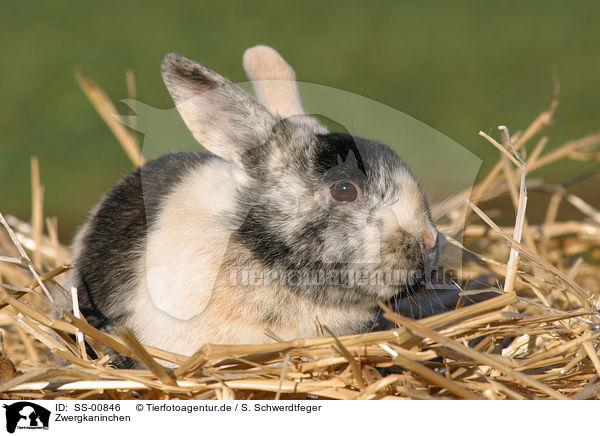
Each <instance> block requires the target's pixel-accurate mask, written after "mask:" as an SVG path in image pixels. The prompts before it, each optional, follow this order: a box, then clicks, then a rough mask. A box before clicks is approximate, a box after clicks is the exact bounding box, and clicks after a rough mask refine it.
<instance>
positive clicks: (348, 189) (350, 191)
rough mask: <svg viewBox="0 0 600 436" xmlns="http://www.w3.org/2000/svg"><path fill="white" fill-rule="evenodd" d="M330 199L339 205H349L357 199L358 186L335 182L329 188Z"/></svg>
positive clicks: (350, 183)
mask: <svg viewBox="0 0 600 436" xmlns="http://www.w3.org/2000/svg"><path fill="white" fill-rule="evenodd" d="M329 192H330V193H331V197H332V198H333V199H334V200H335V201H337V202H340V203H351V202H353V201H355V200H356V199H357V198H358V186H356V185H355V184H354V183H352V182H346V181H344V182H337V183H334V184H333V185H331V188H329Z"/></svg>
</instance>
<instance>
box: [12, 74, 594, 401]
mask: <svg viewBox="0 0 600 436" xmlns="http://www.w3.org/2000/svg"><path fill="white" fill-rule="evenodd" d="M77 78H78V80H79V83H80V85H81V86H82V88H83V90H84V91H85V92H86V94H87V95H88V97H89V98H90V101H91V102H92V104H93V105H94V106H95V107H96V109H97V110H98V112H99V113H100V115H101V116H102V117H103V118H104V119H105V120H106V121H107V123H108V125H109V127H110V128H111V129H112V130H113V132H114V133H115V136H116V137H117V139H118V141H119V143H120V144H121V145H122V146H123V147H124V149H125V150H126V151H127V154H128V156H129V157H130V158H131V160H132V161H133V162H134V164H136V165H137V164H139V163H141V154H140V152H139V146H138V144H137V140H136V138H135V137H134V136H133V135H132V134H131V133H130V132H129V131H127V130H126V129H125V128H124V127H123V126H121V125H120V124H119V123H115V122H113V120H114V118H113V117H112V116H111V115H110V114H111V113H114V112H115V109H114V107H113V106H112V104H111V103H110V101H109V100H108V98H106V96H105V94H104V93H103V92H102V90H101V89H100V88H99V87H98V86H97V85H96V84H95V83H94V82H93V81H92V80H91V79H89V78H87V77H85V76H84V75H83V74H80V73H79V74H78V75H77ZM557 104H558V96H557V95H555V98H554V100H553V101H552V103H551V105H550V107H549V108H548V109H547V110H546V111H544V112H542V113H541V114H540V115H539V116H538V117H537V118H535V119H534V120H533V122H532V123H531V124H530V125H529V126H528V127H527V128H525V129H524V130H522V131H518V132H516V133H514V134H512V135H511V134H510V133H509V131H508V129H507V128H506V127H504V126H500V127H499V131H498V135H492V136H497V137H498V138H500V140H499V141H497V140H495V139H494V138H493V137H492V136H488V135H486V134H484V133H480V135H481V136H482V137H484V139H485V140H487V141H488V142H489V143H490V145H491V146H494V147H496V148H497V149H498V152H499V161H498V163H497V164H496V165H495V166H494V167H493V169H492V171H491V172H490V173H489V174H488V175H487V176H486V177H485V178H484V179H483V181H481V182H480V183H479V184H477V185H476V186H475V187H474V189H473V190H472V192H471V194H470V200H469V201H468V217H467V222H466V225H463V223H462V222H461V221H460V219H458V218H457V217H458V216H459V214H453V209H452V208H453V207H455V208H460V207H464V200H462V201H459V200H460V199H461V198H465V194H464V193H463V194H460V195H457V196H456V201H453V200H452V199H451V200H449V201H447V202H445V205H444V211H443V212H444V214H445V217H446V219H445V222H444V225H443V226H441V229H440V230H442V231H443V232H444V233H445V234H446V235H447V239H448V243H449V244H454V245H457V246H459V247H460V248H461V249H462V250H463V254H464V259H465V260H464V265H463V269H462V272H461V276H460V277H457V278H456V286H457V287H458V288H459V290H460V294H459V298H458V300H456V301H454V302H452V304H453V307H451V308H449V309H450V310H448V311H446V312H443V313H439V314H436V315H432V316H428V317H426V318H422V319H420V320H415V319H411V318H409V317H406V316H403V315H401V314H398V313H393V312H391V311H390V310H389V308H388V307H387V306H386V305H385V304H383V303H382V304H381V308H382V313H384V314H385V317H386V318H387V319H388V320H389V321H390V322H391V323H392V324H390V325H392V326H395V328H393V329H391V330H384V331H376V332H372V333H366V334H359V335H352V336H344V337H331V336H329V335H328V333H327V329H326V326H323V329H322V331H323V335H322V336H320V337H316V338H305V339H297V340H293V341H289V342H281V341H277V340H275V339H274V341H273V343H271V344H266V345H212V344H206V345H205V346H204V347H202V349H200V350H198V352H197V353H195V354H194V355H193V356H191V357H187V356H181V355H177V354H174V353H169V352H167V351H164V350H159V349H155V348H152V347H148V346H145V345H143V344H141V343H139V342H138V340H137V339H136V338H135V337H134V335H133V334H132V333H131V332H129V331H128V330H119V336H111V335H107V334H106V333H103V332H101V331H98V330H96V329H95V328H93V327H92V326H90V325H89V324H87V323H86V321H85V320H84V319H80V317H79V316H78V313H77V311H76V310H75V311H74V313H72V312H67V311H64V310H62V309H61V308H59V307H58V306H56V305H54V304H53V303H52V298H51V294H52V293H55V292H65V293H66V296H67V297H68V298H71V297H72V296H71V294H70V292H67V291H66V290H63V289H61V287H60V283H61V279H62V278H63V273H64V272H65V271H66V270H68V269H69V267H70V266H69V264H68V260H69V251H68V249H67V248H65V247H64V246H63V245H61V243H60V242H59V240H58V237H57V221H56V219H55V218H45V217H44V213H43V187H42V186H41V183H40V179H39V165H38V162H37V160H36V159H35V158H32V162H31V163H32V165H31V168H32V187H33V189H32V198H33V201H32V219H31V222H29V223H24V222H22V221H19V220H17V219H16V218H14V217H10V216H4V215H1V214H0V307H2V309H1V310H0V324H1V326H0V327H1V328H2V346H3V353H4V356H5V358H4V359H3V360H0V380H1V381H0V392H2V394H1V395H3V396H4V397H5V398H33V399H35V398H44V399H63V398H81V399H83V398H86V399H171V398H182V399H231V398H235V399H250V398H253V399H273V398H276V399H278V398H280V399H285V398H295V399H309V398H318V399H408V398H413V399H533V398H548V399H568V398H575V399H595V398H600V385H599V379H598V376H599V375H600V358H599V355H598V348H599V346H600V340H599V336H600V330H599V329H598V327H599V322H600V316H599V313H598V307H599V304H600V303H599V295H598V290H599V289H600V270H599V267H598V265H599V263H600V211H599V210H597V209H595V208H594V207H593V206H592V205H591V204H589V203H588V202H586V201H585V200H584V199H582V198H580V197H577V196H575V195H573V194H572V193H570V192H569V190H568V188H569V186H568V185H550V184H547V183H545V182H544V181H543V180H536V179H532V178H530V177H529V175H530V173H531V172H532V171H534V170H536V169H539V168H541V167H544V166H547V165H550V164H555V165H556V164H560V161H562V160H564V159H575V160H580V161H592V162H594V161H595V162H598V161H600V134H592V135H588V136H585V137H583V138H581V139H576V140H573V141H570V142H568V143H566V144H563V145H561V146H559V147H556V148H553V149H552V150H551V151H547V152H545V150H544V148H545V145H546V143H547V142H548V138H547V137H546V136H542V135H543V131H544V130H545V129H546V127H547V126H549V125H550V124H551V122H552V120H553V116H554V113H555V110H556V107H557ZM587 175H591V173H590V174H587ZM585 176H586V175H585V174H584V175H582V177H581V178H580V179H583V178H584V177H585ZM534 190H535V191H539V192H544V193H546V194H547V196H548V201H547V210H546V214H545V218H544V220H543V221H542V222H539V223H530V222H529V221H528V219H527V213H526V211H527V193H528V192H530V191H534ZM503 196H504V197H506V196H510V199H511V200H512V203H513V205H514V209H515V216H516V219H515V225H514V227H500V226H498V225H496V224H495V223H494V221H493V220H492V219H491V218H490V216H489V214H488V213H486V208H485V205H486V204H489V203H488V202H489V200H494V199H497V198H499V197H503ZM560 208H574V209H576V210H577V211H578V212H579V213H580V215H581V216H582V217H583V218H582V219H581V220H580V221H562V222H561V221H557V216H558V211H559V209H560ZM459 241H462V242H459ZM484 294H485V295H486V298H476V297H477V296H478V295H484ZM490 296H491V298H490ZM470 300H472V301H479V302H477V303H475V304H470V305H466V304H465V302H467V301H470ZM414 304H418V301H415V302H414ZM73 338H75V339H73ZM85 343H87V344H88V345H90V346H91V347H92V348H93V349H94V350H96V351H97V353H98V356H99V358H98V359H95V360H93V359H90V358H89V357H88V356H87V354H86V351H85V346H84V344H85ZM101 344H103V345H105V346H108V347H110V348H112V349H114V350H116V351H118V352H119V353H122V354H124V355H127V356H129V357H131V358H133V359H135V360H137V361H139V362H142V363H143V364H144V366H145V367H146V368H147V369H144V370H139V369H135V370H134V369H131V370H124V369H117V368H115V367H113V366H111V365H110V361H109V359H108V356H105V355H104V354H103V352H102V347H101ZM155 359H159V361H167V362H171V363H173V364H175V365H176V367H175V369H168V368H166V367H164V366H163V365H162V364H161V363H159V362H158V361H157V360H155ZM13 362H14V366H13Z"/></svg>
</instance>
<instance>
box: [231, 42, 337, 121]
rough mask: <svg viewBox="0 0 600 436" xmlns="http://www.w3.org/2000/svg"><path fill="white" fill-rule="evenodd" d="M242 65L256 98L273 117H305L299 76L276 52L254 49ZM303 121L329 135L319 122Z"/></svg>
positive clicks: (269, 49)
mask: <svg viewBox="0 0 600 436" xmlns="http://www.w3.org/2000/svg"><path fill="white" fill-rule="evenodd" d="M243 64H244V70H245V71H246V75H247V76H248V79H250V81H251V82H252V87H253V88H254V92H255V93H256V98H257V99H258V101H259V102H261V103H262V104H263V105H264V106H265V107H266V108H267V109H268V110H269V111H270V112H271V113H272V114H274V115H277V116H279V117H281V118H290V117H293V116H298V115H306V114H305V112H304V108H303V107H302V98H301V97H300V91H299V90H298V84H297V83H296V73H295V72H294V70H293V68H292V67H291V66H290V65H289V64H288V63H287V62H286V61H285V59H283V57H281V55H280V54H279V53H278V52H277V51H276V50H275V49H273V48H271V47H268V46H266V45H257V46H256V47H251V48H249V49H248V50H246V52H245V53H244V57H243ZM304 119H305V121H308V122H310V123H312V124H314V125H315V126H317V127H318V128H319V129H320V130H323V133H327V131H326V129H325V128H324V127H323V126H321V125H320V124H319V123H318V122H317V120H316V119H314V118H311V117H307V116H305V117H304Z"/></svg>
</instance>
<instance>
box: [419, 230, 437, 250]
mask: <svg viewBox="0 0 600 436" xmlns="http://www.w3.org/2000/svg"><path fill="white" fill-rule="evenodd" d="M422 236H423V249H424V250H425V252H426V253H427V254H431V250H433V247H435V243H436V240H437V234H436V233H430V232H428V231H427V230H424V231H423V233H422Z"/></svg>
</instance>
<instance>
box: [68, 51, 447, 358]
mask: <svg viewBox="0 0 600 436" xmlns="http://www.w3.org/2000/svg"><path fill="white" fill-rule="evenodd" d="M261 59H263V60H264V62H262V63H261V61H260V60H261ZM269 66H270V67H272V68H271V69H269V68H267V70H265V67H269ZM244 67H245V69H246V71H247V73H248V75H249V77H250V79H252V80H253V81H254V82H253V83H254V88H255V91H256V94H257V95H258V98H259V101H257V100H256V99H255V98H254V97H252V96H251V95H250V94H248V93H247V92H245V91H243V90H242V89H241V88H239V87H238V86H236V85H235V84H233V83H231V82H230V81H228V80H227V79H225V78H223V77H221V76H220V75H219V74H217V73H215V72H214V71H212V70H210V69H208V68H206V67H204V66H202V65H200V64H198V63H196V62H193V61H191V60H189V59H187V58H185V57H183V56H181V55H179V54H175V53H170V54H168V55H166V56H165V58H164V60H163V62H162V66H161V72H162V77H163V80H164V82H165V84H166V87H167V89H168V91H169V93H170V95H171V96H172V98H173V101H174V102H175V105H176V107H177V110H178V111H179V114H180V115H181V117H182V118H183V120H184V122H185V124H186V126H187V127H188V128H189V130H190V131H191V133H192V134H193V136H194V138H195V139H196V140H197V141H198V142H199V143H200V144H202V145H203V146H204V147H205V148H206V149H207V150H208V151H209V152H208V153H201V152H197V153H194V152H173V153H170V154H167V155H164V156H162V157H160V158H157V159H155V160H152V161H150V162H148V163H146V164H145V165H144V166H142V167H141V168H139V169H137V170H136V171H133V172H132V173H130V174H128V175H126V176H125V177H123V178H122V179H121V180H120V181H119V182H118V183H117V184H116V185H115V186H114V187H113V188H112V189H111V190H110V191H109V192H108V193H107V194H105V196H104V197H103V198H102V199H101V201H100V202H99V203H98V204H97V205H96V207H95V208H94V209H93V210H92V212H91V215H90V217H89V219H88V221H87V223H86V224H85V225H84V226H83V228H82V229H81V230H80V231H79V233H78V234H77V236H76V238H75V242H74V244H73V264H74V269H73V270H72V271H71V272H70V274H69V277H68V286H69V287H70V286H74V287H76V288H77V289H78V292H79V299H80V305H81V311H82V313H83V314H84V316H85V317H86V318H87V320H88V321H89V322H90V323H92V324H93V325H95V326H97V327H99V328H102V329H104V330H106V331H109V332H111V331H112V328H113V327H114V326H117V325H122V326H127V327H129V328H130V329H131V330H132V331H133V333H134V334H135V335H136V336H137V337H138V338H139V340H140V341H141V342H143V343H145V344H148V345H152V346H155V347H159V348H163V349H166V350H169V351H172V352H176V353H180V354H184V355H191V354H192V353H194V352H195V351H197V350H198V349H199V348H200V347H201V346H202V345H203V344H205V343H248V344H250V343H266V342H270V341H271V340H272V339H270V338H269V336H267V335H266V334H265V331H266V330H267V329H268V330H270V331H271V332H273V333H274V334H275V335H276V336H278V337H280V338H282V339H284V340H289V339H293V338H297V337H308V336H315V334H316V332H317V328H316V326H318V324H321V325H325V326H327V327H328V328H329V329H330V330H331V332H333V333H334V334H336V335H343V334H351V333H356V332H360V331H363V330H364V329H365V328H367V327H368V326H369V324H370V323H372V322H373V320H374V319H375V316H376V311H377V302H378V301H379V300H386V299H389V298H391V297H393V296H394V295H397V294H399V293H401V292H405V291H406V290H409V289H410V288H412V287H415V286H420V285H421V284H422V282H423V281H424V280H426V278H427V276H428V274H430V272H431V271H432V270H434V269H435V268H436V265H437V262H438V256H439V243H438V240H439V238H438V232H437V230H436V228H435V226H434V224H433V222H432V219H431V214H430V211H429V205H428V202H427V199H426V198H425V195H424V193H423V191H422V189H421V187H420V185H419V183H418V182H417V181H416V180H415V178H414V177H413V175H412V173H411V171H410V169H409V168H408V167H407V165H406V164H405V163H404V162H403V161H402V160H401V159H400V157H399V156H398V155H397V154H396V153H394V152H393V151H392V150H391V149H390V148H388V147H387V146H385V145H383V144H380V143H377V142H374V141H371V140H367V139H362V138H359V137H354V136H351V135H349V134H346V133H330V132H328V131H327V129H326V128H325V127H324V126H322V125H321V124H320V123H319V122H318V121H317V120H316V119H315V118H313V117H310V116H308V115H306V114H305V113H304V112H303V109H302V104H301V100H300V96H299V94H298V89H297V86H296V84H295V82H294V80H295V75H294V73H293V70H292V69H291V68H290V67H289V66H288V65H287V63H285V61H283V59H282V58H281V57H280V56H279V55H278V54H277V52H275V51H274V50H273V49H271V48H269V47H264V46H261V47H255V48H254V49H251V50H250V51H248V52H247V53H246V55H245V57H244ZM265 79H276V80H274V81H272V82H271V81H270V80H265ZM389 273H391V275H389ZM394 274H398V275H397V276H396V277H395V279H394ZM390 277H391V279H390ZM398 278H400V279H398ZM115 362H116V364H118V365H120V366H127V365H128V364H129V363H130V362H126V361H124V360H118V359H117V360H115Z"/></svg>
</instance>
